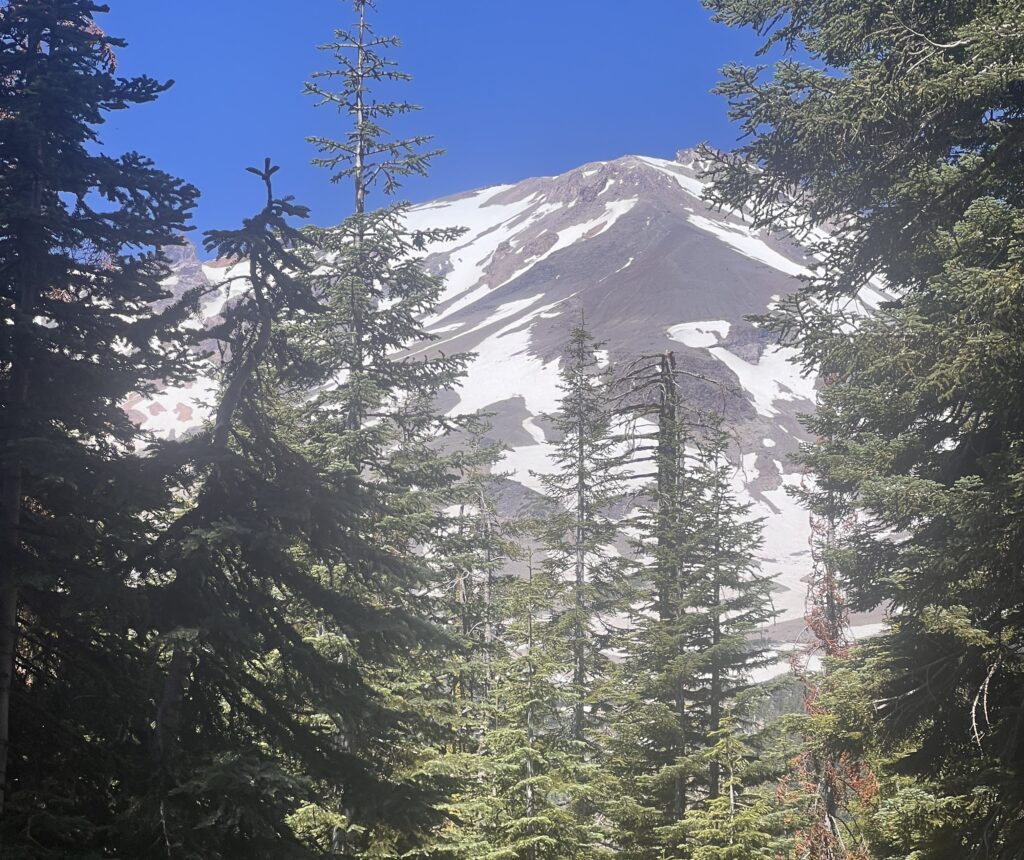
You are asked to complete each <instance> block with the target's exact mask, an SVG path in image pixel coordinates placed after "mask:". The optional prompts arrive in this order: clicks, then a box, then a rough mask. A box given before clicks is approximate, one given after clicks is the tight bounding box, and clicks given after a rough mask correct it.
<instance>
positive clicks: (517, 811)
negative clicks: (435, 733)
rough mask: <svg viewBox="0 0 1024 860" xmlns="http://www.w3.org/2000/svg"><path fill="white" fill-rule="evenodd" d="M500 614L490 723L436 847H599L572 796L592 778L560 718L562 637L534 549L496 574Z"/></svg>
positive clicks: (490, 852) (496, 858) (511, 855)
mask: <svg viewBox="0 0 1024 860" xmlns="http://www.w3.org/2000/svg"><path fill="white" fill-rule="evenodd" d="M497 585H498V588H497V590H496V592H495V598H496V599H495V611H496V613H497V616H498V617H499V618H501V619H503V621H502V622H501V624H502V629H501V638H500V642H499V643H498V647H499V651H498V653H497V654H496V655H495V659H494V661H493V663H492V664H491V670H492V674H491V682H490V685H489V690H488V697H487V700H486V709H485V714H486V715H487V718H488V719H487V725H486V727H485V729H484V731H483V732H482V734H481V736H480V740H479V744H478V745H477V747H476V748H475V750H474V751H473V752H472V753H470V754H467V755H465V756H464V757H463V760H462V762H461V765H462V769H463V772H464V773H465V774H466V775H467V776H470V777H472V778H471V779H468V780H467V781H466V783H465V785H464V788H463V790H462V792H461V793H460V794H459V795H458V796H457V797H456V799H455V802H454V803H453V805H452V807H451V815H452V823H451V824H450V825H449V826H448V827H447V828H446V830H445V831H444V832H443V833H442V839H441V842H440V845H439V846H438V852H437V854H436V855H435V856H441V857H445V858H448V857H451V858H458V860H556V858H558V860H561V858H579V860H583V858H591V857H595V856H605V853H607V852H603V851H602V848H601V845H600V843H601V840H602V837H603V834H602V832H601V830H600V828H598V827H596V826H595V822H594V821H593V819H589V818H581V817H580V816H579V815H578V814H576V811H575V810H574V808H573V801H574V800H576V799H578V798H580V797H582V796H584V795H585V793H586V792H587V791H588V790H590V789H589V787H588V783H590V784H592V783H593V782H595V780H596V779H597V778H598V777H599V775H598V774H597V773H596V771H597V770H598V768H599V765H597V764H595V763H586V762H584V761H583V760H582V756H581V752H580V749H579V745H578V744H576V743H575V742H573V740H572V739H571V737H569V736H568V734H567V733H566V732H564V731H561V730H560V728H561V727H562V725H563V723H564V718H565V715H564V707H563V704H562V702H563V699H564V695H565V694H564V690H563V689H562V687H563V685H564V678H563V677H562V675H563V668H564V658H565V649H564V644H563V643H562V642H561V641H560V640H558V639H556V638H552V637H551V628H550V626H549V625H548V621H549V619H550V613H551V610H550V606H551V603H552V599H553V598H554V597H555V595H554V594H553V593H552V589H551V582H550V580H549V579H548V578H547V577H545V576H543V575H542V574H541V573H540V571H538V570H537V569H536V566H535V563H534V557H533V555H532V553H531V555H530V559H529V563H528V565H527V571H526V575H525V577H523V578H521V579H520V578H515V577H506V578H503V579H502V580H500V581H499V582H498V584H497Z"/></svg>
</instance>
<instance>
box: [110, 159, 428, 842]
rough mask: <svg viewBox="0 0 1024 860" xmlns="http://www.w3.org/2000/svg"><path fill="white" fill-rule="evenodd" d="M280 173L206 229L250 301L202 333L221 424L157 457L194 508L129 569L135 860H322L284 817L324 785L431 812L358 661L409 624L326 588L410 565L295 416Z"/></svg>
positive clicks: (410, 629) (375, 814)
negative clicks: (354, 564)
mask: <svg viewBox="0 0 1024 860" xmlns="http://www.w3.org/2000/svg"><path fill="white" fill-rule="evenodd" d="M275 171H276V168H273V167H271V166H270V164H269V161H268V163H267V165H266V166H265V168H264V169H262V170H256V169H253V172H254V173H256V174H257V175H258V176H259V177H260V178H261V179H262V181H263V182H264V185H265V187H266V192H267V197H266V202H265V205H264V206H263V208H262V209H261V211H260V212H259V213H258V214H257V215H256V216H254V217H253V218H250V219H247V220H246V221H245V222H244V223H243V226H242V227H241V229H239V230H229V231H215V232H212V233H210V234H208V235H207V238H206V246H207V250H209V251H214V252H216V253H217V254H218V255H219V256H221V257H224V258H234V259H241V260H245V261H247V273H246V282H247V285H248V288H247V290H246V291H245V292H244V293H243V295H242V296H240V298H239V299H238V301H237V302H235V303H233V304H231V305H229V307H228V308H227V309H226V310H225V312H224V321H223V322H222V323H221V324H220V325H218V326H217V327H215V328H214V329H213V330H212V331H211V332H209V334H210V335H212V336H214V337H216V338H218V339H220V340H221V341H223V342H224V343H225V345H226V346H227V349H226V350H225V352H226V354H227V356H228V360H227V361H226V363H225V364H224V366H223V369H222V375H223V386H222V389H221V394H220V399H219V404H218V407H217V411H216V415H215V416H214V419H213V421H212V426H211V427H210V428H209V430H208V432H206V433H203V434H200V435H198V436H196V437H195V438H193V439H191V440H189V441H187V442H185V443H166V444H164V445H161V446H159V448H160V450H159V451H158V456H160V457H163V458H166V459H167V460H169V461H170V462H171V463H177V464H178V467H177V468H178V472H177V474H178V476H179V481H180V490H179V496H180V497H181V498H183V499H185V500H186V503H185V505H184V506H183V508H182V509H181V511H180V512H179V513H178V514H177V515H176V516H175V517H174V518H173V519H172V520H171V521H170V522H169V523H168V525H167V527H166V529H165V530H164V532H163V534H162V535H161V536H160V538H159V540H157V541H156V542H155V543H154V544H153V545H152V546H150V547H148V548H147V551H146V553H145V554H144V555H142V556H141V557H139V558H136V559H134V560H133V561H134V563H135V566H136V568H137V569H139V570H143V571H152V574H151V578H152V582H151V584H150V585H149V588H148V589H147V591H148V592H149V600H150V601H151V603H152V606H153V609H152V612H153V618H154V619H156V623H157V626H156V629H155V630H153V634H152V640H151V642H150V645H149V647H150V648H151V649H152V650H153V652H155V653H156V654H157V655H158V657H159V659H160V668H161V672H160V675H159V677H158V678H156V679H154V680H156V681H157V682H158V686H157V687H156V689H155V690H154V691H153V693H152V699H153V700H154V701H155V703H156V706H155V710H154V713H153V714H152V716H151V717H150V720H151V722H152V724H153V726H154V731H153V733H152V736H151V738H150V739H149V743H148V750H149V753H150V755H151V757H152V759H151V760H152V775H151V777H150V779H149V780H148V784H144V785H141V786H138V785H137V786H133V787H131V790H132V791H133V793H136V794H137V796H138V803H137V809H136V811H135V815H134V817H133V821H132V822H130V824H131V827H132V829H133V831H134V836H135V840H136V841H135V842H126V843H124V844H122V845H121V846H120V850H121V851H127V852H129V853H138V854H144V853H146V852H147V851H149V850H151V847H152V846H153V845H159V846H161V848H160V850H161V851H164V852H166V853H169V854H171V855H173V856H183V857H204V858H212V857H231V856H236V855H237V853H238V852H239V851H242V850H244V851H245V852H247V853H249V854H253V855H255V856H266V857H285V856H296V857H304V856H319V853H320V846H312V845H304V844H303V843H302V841H301V840H300V839H299V838H298V836H297V834H296V832H295V827H294V821H293V818H292V816H294V815H295V814H296V812H297V811H299V810H301V809H302V808H304V807H307V806H308V805H309V804H312V803H319V802H322V800H323V786H324V784H325V783H328V782H329V783H330V784H331V785H341V786H343V790H344V793H345V797H346V802H347V803H348V804H349V808H350V809H351V810H352V812H351V814H352V815H356V814H358V815H359V816H360V817H361V819H362V820H364V821H366V822H371V823H373V822H376V821H378V820H385V821H387V822H388V823H389V824H390V825H392V826H399V827H401V828H402V829H409V830H415V829H416V828H417V827H418V826H422V821H423V816H424V815H426V816H430V815H431V809H432V807H431V802H430V801H429V800H427V799H425V798H424V797H423V793H422V792H421V791H420V790H418V788H417V787H416V786H413V785H409V784H403V783H401V782H395V781H394V780H393V779H392V773H393V770H394V765H393V762H392V761H391V758H390V744H391V743H392V742H393V739H394V737H395V736H397V735H398V734H399V733H400V731H401V727H402V725H403V718H402V715H401V714H398V713H395V712H394V711H393V709H389V708H387V707H386V705H385V703H383V702H381V701H380V698H379V696H377V695H376V693H375V692H374V691H373V690H372V689H371V688H370V687H369V686H368V684H367V682H366V679H365V675H366V671H365V666H364V664H365V661H366V660H367V658H368V657H370V658H371V659H383V656H382V655H386V654H388V653H391V654H394V653H396V652H400V651H402V650H405V649H407V648H409V647H410V646H412V645H414V644H415V643H417V641H418V638H419V632H420V631H419V629H418V624H417V622H416V620H415V619H413V618H409V617H407V616H405V615H403V614H402V612H401V610H400V609H396V608H394V607H389V606H382V605H379V604H377V603H375V602H374V601H372V600H370V599H367V597H366V596H365V595H364V594H361V593H359V592H354V593H339V592H338V591H337V590H335V589H332V588H330V587H329V586H328V584H327V583H326V582H325V581H324V579H325V575H324V571H325V570H331V569H333V568H334V567H336V566H338V565H341V564H344V563H345V562H346V560H348V559H350V558H359V559H361V560H362V562H363V564H365V565H366V567H367V569H370V570H374V571H375V572H376V574H377V576H378V577H379V578H380V580H381V582H382V583H388V582H391V581H393V580H397V581H406V580H407V579H409V578H410V577H413V576H414V575H415V572H411V571H409V570H408V566H407V564H406V563H405V562H404V561H403V560H402V559H400V558H396V557H395V556H394V555H393V554H392V553H389V552H388V550H387V548H386V547H378V546H376V545H374V544H373V543H372V542H369V541H365V540H363V539H362V538H361V536H360V535H359V533H358V531H357V529H356V528H355V527H356V525H357V523H358V518H359V516H360V515H361V513H362V511H363V510H364V509H365V508H366V507H367V506H370V505H372V499H369V498H367V496H366V495H365V493H364V492H363V491H362V488H361V487H360V485H359V483H358V481H356V480H355V477H354V476H353V474H352V472H351V469H348V468H345V467H344V466H339V465H338V464H337V463H336V462H334V461H333V460H331V459H329V458H321V457H320V456H319V454H320V452H319V451H318V450H317V449H315V448H313V447H311V446H309V445H308V444H307V443H306V441H305V440H304V439H303V437H302V434H301V433H297V432H296V429H295V427H296V422H295V421H294V414H295V409H294V407H291V408H290V407H289V404H290V403H293V402H294V401H295V400H299V401H302V400H304V399H305V395H304V393H303V392H302V391H301V390H300V391H297V392H296V391H295V389H294V388H293V387H292V385H291V384H290V383H289V382H288V376H289V374H288V370H289V368H290V367H291V366H292V365H294V364H295V363H296V362H297V361H298V360H302V361H303V371H304V372H309V364H308V362H307V361H305V360H304V357H303V356H302V355H301V353H300V352H299V351H298V350H297V348H296V347H295V345H294V343H293V342H292V340H291V338H290V335H291V332H292V331H293V330H294V327H295V323H296V320H298V319H300V318H302V317H304V316H306V315H310V314H316V313H319V312H320V305H319V302H318V301H317V299H316V297H315V296H314V295H313V294H312V293H311V292H310V291H309V289H308V288H307V286H306V284H305V283H304V282H303V281H302V280H301V278H298V277H296V273H297V272H300V271H301V261H300V259H299V258H298V256H297V255H296V254H295V251H294V246H295V244H296V243H298V242H300V241H301V236H300V234H299V233H298V232H297V231H296V230H295V229H294V228H292V227H291V226H290V224H289V219H291V218H294V217H302V216H304V215H305V210H304V209H303V208H301V207H298V206H296V205H295V204H294V203H292V202H291V201H290V199H289V198H278V197H276V196H274V194H273V191H272V185H271V180H272V176H273V174H274V172H275ZM318 715H326V719H325V718H321V717H320V716H318ZM339 732H344V736H345V740H346V743H339V742H338V737H339ZM398 807H402V812H401V816H399V813H398V809H397V808H398ZM395 822H401V824H399V825H395ZM402 825H404V827H402ZM303 835H305V834H303ZM125 838H126V839H127V838H128V837H125ZM243 846H244V848H243Z"/></svg>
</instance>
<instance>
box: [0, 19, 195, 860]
mask: <svg viewBox="0 0 1024 860" xmlns="http://www.w3.org/2000/svg"><path fill="white" fill-rule="evenodd" d="M103 11H105V7H103V6H101V5H100V4H97V3H93V2H89V0H47V2H40V0H9V2H5V3H4V4H3V5H2V7H0V124H2V127H3V131H2V134H0V225H2V226H0V291H2V296H3V298H2V302H0V315H2V324H0V330H2V334H0V404H2V407H0V408H2V412H0V484H2V490H0V809H2V816H3V817H2V833H3V836H2V839H3V846H4V847H3V853H4V854H5V856H18V855H19V854H20V853H21V852H22V851H27V852H28V853H29V856H73V854H74V853H76V852H88V851H90V850H91V848H92V847H93V846H94V845H95V844H96V841H97V840H100V839H102V833H103V828H104V827H105V826H108V825H109V824H110V822H111V818H112V816H113V809H114V808H115V807H116V806H117V805H118V799H117V797H116V795H117V793H118V791H119V783H120V780H121V779H123V778H124V776H125V771H124V769H123V768H125V767H126V765H125V760H126V759H127V758H131V755H132V749H133V742H134V739H135V738H137V735H136V731H137V730H138V729H139V726H140V724H141V722H142V721H141V720H140V719H139V717H140V711H139V707H140V705H142V704H143V702H144V699H140V698H138V694H139V691H138V688H137V687H136V681H138V679H139V674H140V671H141V667H142V666H143V661H144V659H145V655H144V653H143V652H142V650H141V649H140V647H139V642H138V640H137V639H136V638H135V631H138V630H139V629H140V628H142V627H144V625H145V616H144V613H143V612H142V611H140V607H139V606H138V603H137V595H138V591H137V589H136V588H135V585H136V582H135V580H134V578H133V577H132V576H131V574H130V572H129V571H127V570H126V569H125V568H124V564H123V562H124V558H125V557H126V556H128V555H130V554H131V553H133V552H134V551H135V550H136V548H137V547H138V545H139V544H140V543H144V542H145V541H146V540H148V539H150V538H151V537H152V534H153V517H154V514H155V513H158V512H159V511H160V510H161V509H163V507H164V506H165V505H166V503H167V496H166V494H165V492H164V489H165V485H164V483H163V481H162V480H161V476H160V475H159V473H158V472H156V471H155V470H154V468H153V464H152V463H149V462H146V461H143V460H140V459H139V458H137V457H135V456H134V448H135V444H136V442H137V441H138V439H139V432H138V430H137V429H136V428H135V427H134V426H133V425H132V423H131V422H130V421H129V419H128V417H127V416H126V415H125V413H124V412H123V411H122V409H121V405H120V404H121V403H122V402H123V401H124V400H125V399H126V398H127V397H128V396H129V395H130V394H131V393H133V392H138V391H141V392H145V391H147V390H150V386H151V381H153V380H160V379H164V380H168V381H176V380H179V381H180V380H184V379H187V378H188V376H189V374H190V372H191V367H190V366H191V361H190V360H189V355H188V352H187V338H186V337H185V336H184V335H183V334H182V333H181V330H180V326H179V324H180V323H181V321H182V318H183V317H184V316H185V314H186V313H187V312H188V311H189V310H190V308H189V303H188V302H187V301H186V302H182V303H177V304H174V305H172V306H171V307H169V308H168V309H167V310H165V311H164V312H162V313H157V312H155V311H154V304H155V303H158V302H161V301H162V300H165V299H167V298H168V297H169V295H168V292H167V291H166V290H165V289H164V287H163V286H162V282H163V281H164V280H165V279H166V278H167V277H168V275H169V274H170V271H169V264H168V261H167V259H166V257H165V256H164V255H163V254H162V253H161V252H160V251H159V249H160V248H161V247H163V246H167V245H171V244H175V243H177V242H179V241H180V238H179V237H180V233H181V231H183V230H185V229H187V226H188V223H187V222H188V211H189V210H190V209H191V207H192V205H193V202H194V200H195V197H196V194H197V192H196V190H195V189H194V188H193V187H191V186H189V185H186V184H184V183H182V182H181V181H180V180H177V179H174V178H173V177H171V176H169V175H167V174H166V173H164V172H162V171H160V170H159V169H157V168H156V167H155V165H154V164H153V163H152V162H151V161H150V160H148V159H147V158H145V157H144V156H142V155H139V154H138V153H129V154H126V155H121V156H113V155H110V154H107V153H105V152H104V151H103V147H102V142H101V140H100V136H99V133H100V129H101V127H102V125H103V123H104V122H105V121H106V120H107V119H108V117H109V116H110V115H111V114H112V113H113V112H116V111H120V110H124V109H126V108H129V107H131V106H132V105H136V104H142V103H146V102H150V101H152V100H153V99H155V98H157V97H158V96H159V95H160V94H161V93H163V92H164V91H165V90H166V89H167V88H168V86H169V84H165V83H161V82H158V81H155V80H153V79H151V78H148V77H145V76H141V77H132V78H124V77H118V76H117V75H116V74H115V67H116V61H117V57H116V55H117V52H119V51H120V50H121V49H122V48H123V47H124V46H125V43H124V42H123V41H121V40H119V39H116V38H113V37H109V36H107V35H105V34H104V32H103V31H102V30H101V29H100V27H99V25H98V23H97V20H96V18H97V15H98V14H99V13H101V12H103ZM190 298H191V299H194V298H195V297H194V296H193V297H190ZM122 683H123V686H122ZM123 800H124V798H123V797H121V801H122V802H123Z"/></svg>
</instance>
